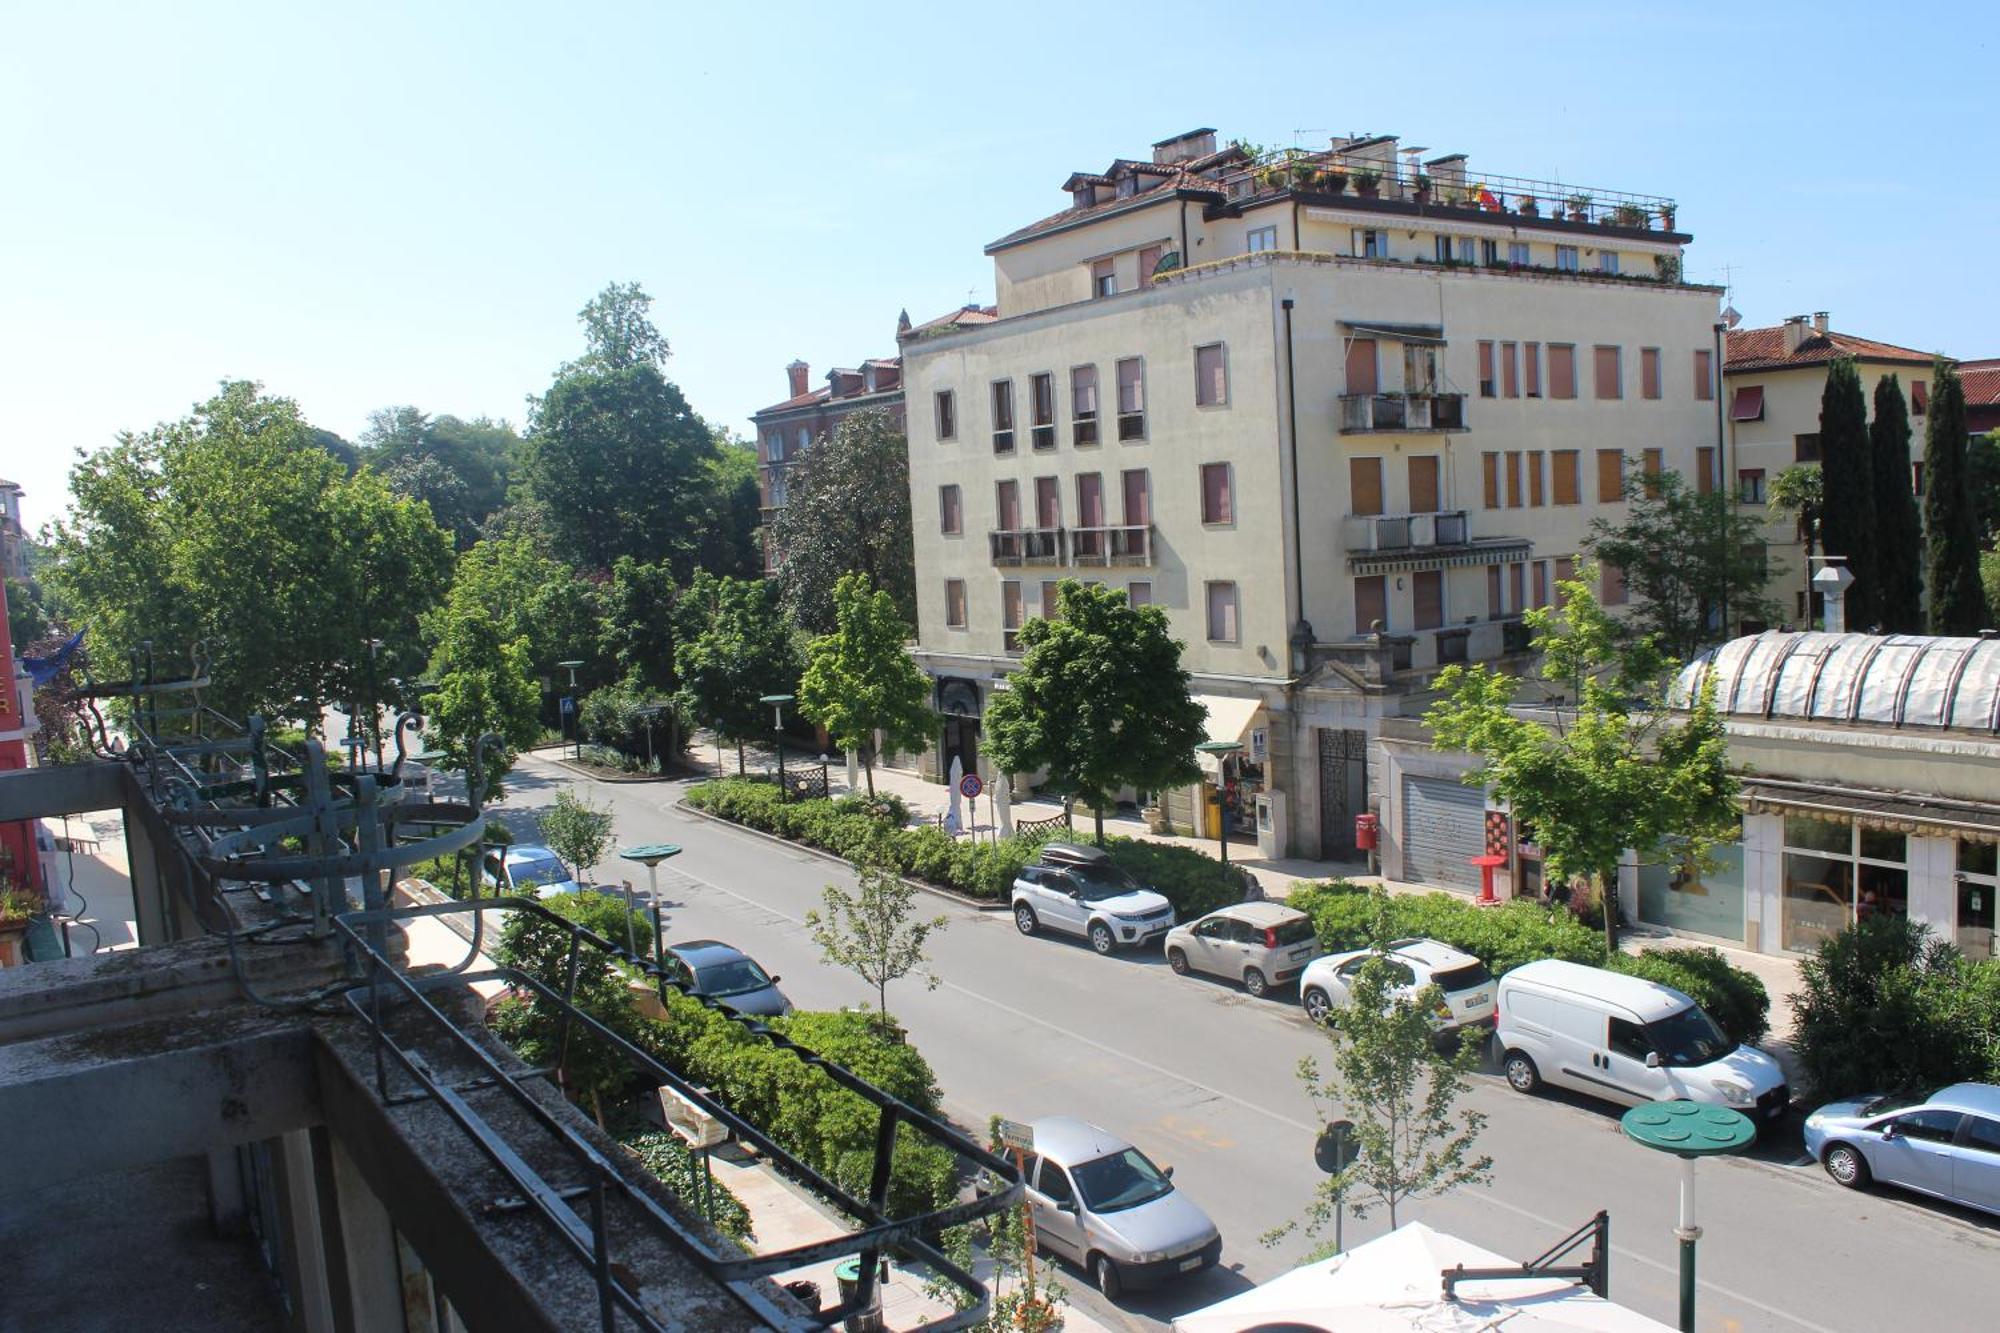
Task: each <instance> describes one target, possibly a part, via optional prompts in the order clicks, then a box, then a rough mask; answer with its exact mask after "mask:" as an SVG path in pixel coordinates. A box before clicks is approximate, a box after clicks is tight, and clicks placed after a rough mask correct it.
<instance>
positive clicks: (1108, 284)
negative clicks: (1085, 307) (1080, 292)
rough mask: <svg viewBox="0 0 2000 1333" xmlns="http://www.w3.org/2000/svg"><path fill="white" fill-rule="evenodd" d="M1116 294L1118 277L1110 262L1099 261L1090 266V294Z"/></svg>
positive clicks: (1106, 260)
mask: <svg viewBox="0 0 2000 1333" xmlns="http://www.w3.org/2000/svg"><path fill="white" fill-rule="evenodd" d="M1117 292H1118V275H1117V273H1116V272H1115V271H1113V269H1112V266H1111V261H1110V260H1108V259H1100V260H1098V261H1097V262H1096V263H1094V264H1092V265H1091V266H1090V294H1091V295H1092V296H1114V295H1116V294H1117Z"/></svg>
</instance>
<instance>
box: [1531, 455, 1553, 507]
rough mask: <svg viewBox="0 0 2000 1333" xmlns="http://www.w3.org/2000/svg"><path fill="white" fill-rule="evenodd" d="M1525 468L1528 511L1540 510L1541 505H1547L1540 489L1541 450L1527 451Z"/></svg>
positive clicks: (1546, 499)
mask: <svg viewBox="0 0 2000 1333" xmlns="http://www.w3.org/2000/svg"><path fill="white" fill-rule="evenodd" d="M1527 468H1528V507H1529V508H1530V509H1540V508H1541V507H1542V506H1543V505H1545V504H1547V503H1548V498H1547V495H1546V494H1545V492H1544V491H1543V489H1542V451H1541V450H1539V449H1531V450H1529V451H1528V461H1527Z"/></svg>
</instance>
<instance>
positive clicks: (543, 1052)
mask: <svg viewBox="0 0 2000 1333" xmlns="http://www.w3.org/2000/svg"><path fill="white" fill-rule="evenodd" d="M545 905H546V906H547V907H548V909H549V910H550V911H552V912H554V913H555V914H556V915H557V916H561V917H566V918H569V919H571V920H574V921H577V922H578V923H579V924H582V925H585V926H587V927H588V928H590V929H593V930H597V931H599V932H600V933H603V931H604V927H603V924H602V918H603V917H604V915H605V914H606V913H607V912H616V913H617V914H620V915H622V914H623V912H624V904H623V903H622V902H619V901H616V900H610V899H607V898H606V896H605V895H603V894H596V893H578V894H565V895H563V896H562V897H559V898H552V899H550V900H549V901H548V902H547V903H546V904H545ZM647 933H648V936H649V937H650V933H651V931H650V927H649V928H648V932H647ZM614 938H615V937H614ZM493 952H494V958H495V959H496V960H497V961H499V962H500V963H503V964H505V965H506V966H508V967H515V968H519V969H520V970H521V971H523V972H525V973H527V974H528V975H529V976H531V977H533V978H535V980H537V981H539V982H541V983H542V984H543V985H544V986H547V987H549V988H550V989H551V990H553V991H555V992H556V993H557V994H561V993H562V992H563V990H564V988H565V986H566V984H567V983H568V980H569V959H570V935H569V932H568V931H567V930H565V929H564V928H563V927H562V926H561V925H559V924H557V923H556V922H553V921H550V920H548V919H547V918H545V917H542V916H540V915H538V914H536V913H533V912H512V913H509V914H508V919H507V924H506V925H505V926H503V927H501V930H500V941H499V943H498V944H497V945H496V946H495V947H494V951H493ZM577 958H578V966H577V972H576V985H575V988H574V991H573V994H574V997H575V999H574V1002H575V1004H576V1007H577V1008H578V1009H580V1010H581V1011H583V1012H584V1013H586V1014H588V1015H590V1016H591V1017H592V1018H594V1019H596V1020H597V1021H598V1022H600V1023H602V1024H604V1026H605V1027H607V1028H609V1029H611V1030H612V1031H613V1032H616V1033H617V1034H619V1035H620V1036H622V1037H624V1038H626V1039H627V1040H629V1041H633V1042H634V1044H637V1042H638V1041H639V1039H640V1035H639V1034H640V1030H641V1028H642V1026H643V1020H642V1019H641V1017H640V1015H639V1012H638V1009H637V1006H635V1005H634V1004H633V1001H632V989H631V983H630V981H629V979H628V977H627V975H626V973H625V971H624V969H623V968H621V967H620V966H619V965H618V964H617V963H616V962H615V961H614V960H613V959H612V957H611V956H610V955H609V954H606V953H604V952H602V951H601V950H598V949H595V948H593V947H591V946H589V945H587V944H586V945H584V946H583V947H582V948H581V949H580V950H578V952H577ZM566 1027H567V1028H568V1029H569V1040H568V1042H567V1043H565V1042H564V1041H563V1032H564V1030H565V1028H566ZM493 1030H494V1032H495V1034H496V1035H498V1036H499V1038H500V1039H501V1040H502V1041H504V1042H506V1043H507V1044H508V1045H509V1046H511V1047H513V1048H514V1050H515V1051H516V1052H517V1053H518V1054H519V1055H520V1056H521V1058H522V1059H524V1060H526V1061H527V1062H528V1063H529V1064H531V1065H535V1066H538V1067H541V1068H547V1067H550V1066H555V1067H556V1079H557V1081H558V1082H559V1083H560V1084H561V1086H562V1088H563V1090H564V1091H565V1092H566V1093H567V1094H568V1095H569V1096H570V1098H571V1099H572V1100H574V1101H576V1102H578V1103H579V1104H581V1105H584V1106H587V1107H589V1108H591V1109H592V1110H593V1111H598V1112H599V1114H600V1115H601V1107H602V1104H603V1101H604V1099H606V1098H608V1097H611V1096H613V1095H615V1094H616V1093H618V1092H620V1091H621V1090H622V1089H623V1088H624V1087H625V1085H626V1084H627V1083H629V1082H630V1081H631V1079H632V1073H633V1071H632V1067H631V1065H630V1064H629V1063H628V1062H627V1061H626V1058H625V1056H624V1055H623V1053H621V1052H620V1051H619V1050H618V1048H617V1047H615V1046H613V1045H612V1044H611V1043H610V1042H608V1041H606V1040H604V1039H603V1038H602V1037H599V1036H598V1035H597V1034H595V1033H593V1032H591V1031H589V1030H587V1029H585V1028H583V1027H581V1026H580V1025H573V1024H565V1022H564V1019H563V1011H562V1008H561V1006H559V1005H557V1004H555V1003H553V1002H551V1001H548V1000H545V999H543V998H542V997H541V996H540V995H539V994H530V995H528V996H516V997H510V998H508V999H504V1000H502V1001H501V1002H500V1004H499V1005H498V1006H497V1007H496V1008H495V1011H494V1016H493Z"/></svg>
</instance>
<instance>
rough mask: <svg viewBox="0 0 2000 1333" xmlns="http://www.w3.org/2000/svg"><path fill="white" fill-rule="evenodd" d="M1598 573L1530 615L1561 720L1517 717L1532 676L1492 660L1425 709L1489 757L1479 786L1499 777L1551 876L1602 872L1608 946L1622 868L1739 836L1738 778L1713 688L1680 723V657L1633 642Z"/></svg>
mask: <svg viewBox="0 0 2000 1333" xmlns="http://www.w3.org/2000/svg"><path fill="white" fill-rule="evenodd" d="M1588 580H1589V571H1588V570H1587V569H1586V570H1584V571H1582V573H1581V575H1580V576H1579V577H1578V578H1576V579H1571V580H1565V581H1564V582H1563V583H1561V584H1560V585H1559V586H1560V593H1561V595H1560V597H1559V599H1558V600H1559V603H1560V604H1559V605H1558V606H1557V607H1554V608H1549V607H1538V608H1535V609H1533V610H1530V611H1529V612H1528V613H1527V615H1526V617H1525V619H1526V621H1527V624H1528V628H1529V630H1530V631H1531V632H1532V633H1533V634H1534V636H1535V638H1534V646H1535V648H1536V650H1537V651H1538V652H1539V653H1540V654H1541V658H1542V660H1541V666H1540V674H1541V676H1542V679H1543V680H1544V681H1545V682H1547V683H1548V685H1550V686H1552V687H1554V688H1553V691H1552V693H1553V695H1554V698H1553V699H1552V700H1551V701H1550V702H1549V703H1547V704H1546V705H1544V707H1545V708H1546V709H1547V710H1548V711H1549V712H1550V713H1551V714H1552V715H1553V716H1552V719H1551V720H1550V721H1548V722H1544V721H1541V720H1539V719H1536V718H1532V717H1527V716H1523V715H1521V714H1519V713H1517V712H1515V711H1514V708H1513V704H1514V700H1515V696H1516V695H1517V694H1518V693H1519V691H1520V688H1521V679H1520V677H1517V676H1511V675H1506V674H1503V673H1501V672H1498V671H1495V670H1494V669H1492V668H1491V667H1488V666H1484V665H1480V666H1474V667H1466V666H1461V665H1453V666H1449V667H1446V668H1445V669H1444V670H1443V671H1442V672H1440V673H1438V679H1437V682H1436V684H1435V686H1434V687H1433V688H1434V689H1436V691H1437V692H1438V695H1439V696H1440V697H1439V699H1438V701H1437V702H1436V703H1434V704H1432V705H1431V707H1430V709H1429V710H1428V711H1427V712H1426V713H1425V714H1424V720H1425V722H1427V723H1428V724H1429V725H1430V728H1431V732H1432V736H1433V743H1434V744H1435V746H1436V747H1437V748H1438V749H1440V750H1464V751H1469V752H1470V753H1472V754H1474V755H1477V756H1479V758H1480V760H1481V761H1482V762H1481V763H1480V765H1479V767H1478V769H1476V770H1475V771H1474V772H1473V773H1471V774H1468V775H1467V780H1468V781H1474V782H1480V783H1486V784H1490V785H1491V786H1492V787H1493V788H1494V790H1495V791H1496V792H1497V793H1498V795H1499V796H1500V797H1501V798H1502V799H1503V800H1505V801H1506V802H1507V803H1508V804H1509V805H1510V806H1511V807H1512V808H1513V810H1514V816H1515V818H1516V819H1517V820H1519V821H1520V822H1522V823H1524V824H1528V825H1532V826H1533V827H1534V829H1535V831H1536V836H1537V840H1538V841H1539V842H1540V843H1541V846H1542V855H1543V858H1544V862H1543V863H1544V865H1545V866H1546V867H1547V871H1546V873H1547V874H1548V876H1549V877H1550V880H1551V882H1554V883H1562V882H1566V881H1568V880H1570V879H1573V878H1575V877H1577V876H1589V877H1591V878H1592V879H1593V880H1595V882H1596V884H1597V886H1598V888H1599V891H1600V893H1601V894H1602V899H1603V903H1604V940H1605V946H1606V948H1607V949H1610V950H1616V949H1617V947H1618V863H1619V860H1620V859H1621V858H1622V857H1623V855H1624V853H1625V851H1626V849H1628V848H1629V849H1631V850H1633V851H1636V852H1637V853H1638V854H1639V858H1640V860H1641V861H1654V860H1670V861H1674V862H1678V861H1679V860H1682V859H1695V860H1697V861H1698V860H1699V859H1700V858H1701V857H1703V856H1704V855H1705V854H1706V853H1707V851H1708V849H1709V848H1711V847H1713V846H1715V845H1716V844H1718V843H1722V842H1727V841H1730V840H1732V839H1734V838H1735V837H1736V836H1737V830H1738V829H1739V827H1740V819H1739V815H1738V812H1737V808H1736V794H1737V790H1738V784H1737V781H1736V779H1735V778H1734V777H1732V776H1731V775H1730V773H1729V769H1728V766H1727V763H1726V759H1727V746H1726V743H1725V737H1724V734H1723V728H1722V718H1721V715H1720V714H1719V713H1718V712H1717V711H1716V708H1715V700H1714V696H1713V688H1712V686H1709V685H1705V686H1704V688H1703V692H1702V694H1701V696H1700V697H1699V698H1697V699H1696V700H1694V701H1693V703H1692V705H1691V706H1690V707H1688V708H1687V709H1686V711H1685V716H1684V717H1683V718H1682V719H1681V720H1679V721H1674V720H1672V719H1673V715H1674V713H1673V709H1672V708H1671V707H1670V705H1669V689H1670V686H1671V684H1672V681H1673V676H1674V665H1673V663H1672V662H1670V661H1669V660H1667V659H1665V658H1663V657H1662V656H1661V655H1660V652H1659V650H1658V648H1657V647H1656V646H1655V645H1654V644H1653V642H1652V641H1651V640H1650V639H1644V638H1641V639H1637V640H1633V639H1629V638H1627V637H1625V636H1623V635H1621V633H1620V631H1619V627H1618V625H1617V623H1616V622H1615V621H1613V620H1612V619H1611V617H1610V616H1608V615H1606V614H1605V612H1604V609H1603V608H1602V607H1600V606H1599V605H1598V604H1597V600H1596V599H1595V598H1594V597H1592V596H1591V592H1590V584H1589V581H1588Z"/></svg>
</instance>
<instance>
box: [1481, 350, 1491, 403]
mask: <svg viewBox="0 0 2000 1333" xmlns="http://www.w3.org/2000/svg"><path fill="white" fill-rule="evenodd" d="M1479 396H1480V397H1481V398H1491V397H1492V396H1493V344H1492V343H1491V342H1490V341H1488V340H1486V339H1481V340H1480V343H1479Z"/></svg>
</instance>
